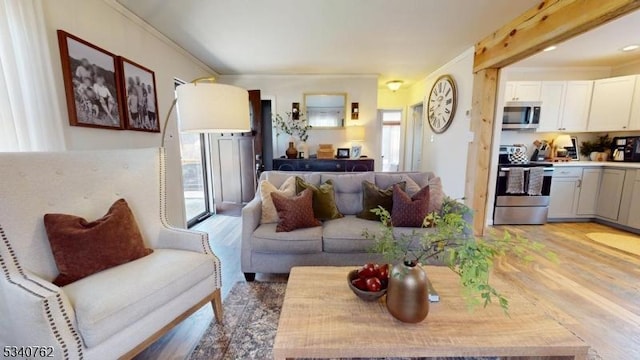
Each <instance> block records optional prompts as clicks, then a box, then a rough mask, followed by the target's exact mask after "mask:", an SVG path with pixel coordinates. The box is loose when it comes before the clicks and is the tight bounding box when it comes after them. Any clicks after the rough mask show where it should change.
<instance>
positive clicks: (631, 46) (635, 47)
mask: <svg viewBox="0 0 640 360" xmlns="http://www.w3.org/2000/svg"><path fill="white" fill-rule="evenodd" d="M638 48H640V45H636V44H633V45H627V46H625V47H623V48H622V49H620V50H622V51H633V50H637V49H638Z"/></svg>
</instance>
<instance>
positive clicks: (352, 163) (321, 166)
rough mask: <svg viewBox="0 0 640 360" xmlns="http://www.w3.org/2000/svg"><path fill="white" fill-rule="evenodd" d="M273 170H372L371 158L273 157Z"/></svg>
mask: <svg viewBox="0 0 640 360" xmlns="http://www.w3.org/2000/svg"><path fill="white" fill-rule="evenodd" d="M273 170H279V171H324V172H352V171H374V163H373V159H273Z"/></svg>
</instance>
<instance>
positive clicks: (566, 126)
mask: <svg viewBox="0 0 640 360" xmlns="http://www.w3.org/2000/svg"><path fill="white" fill-rule="evenodd" d="M592 92H593V81H568V82H567V90H566V95H565V100H564V109H563V111H562V130H564V131H586V130H587V120H588V119H589V107H590V106H591V94H592ZM543 106H544V103H543Z"/></svg>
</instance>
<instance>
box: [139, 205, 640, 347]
mask: <svg viewBox="0 0 640 360" xmlns="http://www.w3.org/2000/svg"><path fill="white" fill-rule="evenodd" d="M240 226H241V222H240V218H236V217H227V216H216V217H214V218H212V219H210V220H208V221H207V222H205V223H203V224H202V225H200V226H199V230H203V231H207V232H209V234H210V239H211V245H212V248H213V250H214V252H215V253H216V254H217V255H218V256H219V257H220V258H221V261H222V283H223V286H222V293H223V297H225V296H226V295H227V294H228V293H229V291H230V290H231V288H232V287H233V285H234V284H235V283H236V282H237V281H244V278H243V276H242V273H241V271H240ZM495 230H496V231H503V230H509V231H511V232H514V233H519V234H521V235H523V236H525V237H527V238H529V239H536V240H538V241H540V242H541V243H543V244H545V245H546V247H547V248H548V249H549V250H551V251H553V252H555V253H556V254H557V255H558V260H559V261H558V262H557V263H554V262H551V261H549V260H548V259H546V258H543V257H536V258H535V260H534V261H533V262H532V263H529V264H525V263H522V262H520V261H516V260H513V259H505V260H503V261H501V262H499V263H498V264H496V265H497V266H496V275H498V276H501V277H504V278H505V279H506V280H507V281H509V282H510V283H512V284H513V285H514V286H516V287H518V288H520V289H522V292H523V293H524V294H526V296H527V297H529V299H531V301H533V302H534V303H535V304H537V306H540V307H541V308H542V309H544V310H545V311H546V312H547V313H548V314H549V315H550V316H553V317H554V318H555V319H557V320H558V321H559V322H560V323H562V324H563V325H564V326H565V327H566V328H567V329H569V330H570V331H572V332H573V333H575V334H576V335H577V336H578V337H580V338H582V339H583V340H584V341H585V342H586V343H588V344H589V345H590V346H592V347H593V348H594V350H595V351H596V353H597V354H598V355H599V356H600V357H601V358H602V359H625V360H626V359H640V256H637V255H632V254H627V253H624V252H622V251H618V250H616V249H613V248H609V247H606V246H604V245H601V244H599V243H596V242H594V241H591V240H589V239H588V238H587V237H586V236H585V235H586V234H587V233H590V232H611V233H620V234H627V235H632V234H629V233H625V232H622V231H619V230H616V229H613V228H610V227H607V226H604V225H600V224H594V223H575V224H574V223H562V224H558V223H556V224H547V225H543V226H500V227H495ZM637 239H638V241H640V237H637ZM260 279H261V277H260V275H259V276H258V281H259V280H260ZM262 279H268V277H262ZM476 311H481V310H476ZM212 319H213V312H212V310H211V306H205V307H203V308H202V309H201V310H199V311H198V312H196V313H195V314H193V315H192V316H191V317H190V318H188V319H186V320H185V321H183V322H182V323H181V324H179V325H178V326H176V328H175V329H174V330H173V331H171V332H170V333H169V334H167V335H166V336H164V337H163V338H162V339H160V340H158V341H157V342H156V343H155V344H153V345H152V346H151V347H149V348H148V349H147V350H145V351H144V352H143V353H142V354H140V355H139V356H138V357H137V359H185V358H186V357H187V356H188V355H189V353H190V351H191V349H193V347H195V346H196V345H197V344H198V342H199V341H200V337H201V336H202V334H203V333H204V331H205V330H206V328H207V327H208V325H209V323H210V322H211V321H212Z"/></svg>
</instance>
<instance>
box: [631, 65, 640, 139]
mask: <svg viewBox="0 0 640 360" xmlns="http://www.w3.org/2000/svg"><path fill="white" fill-rule="evenodd" d="M629 130H640V76H636V87H635V89H634V91H633V100H632V101H631V118H630V119H629Z"/></svg>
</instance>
